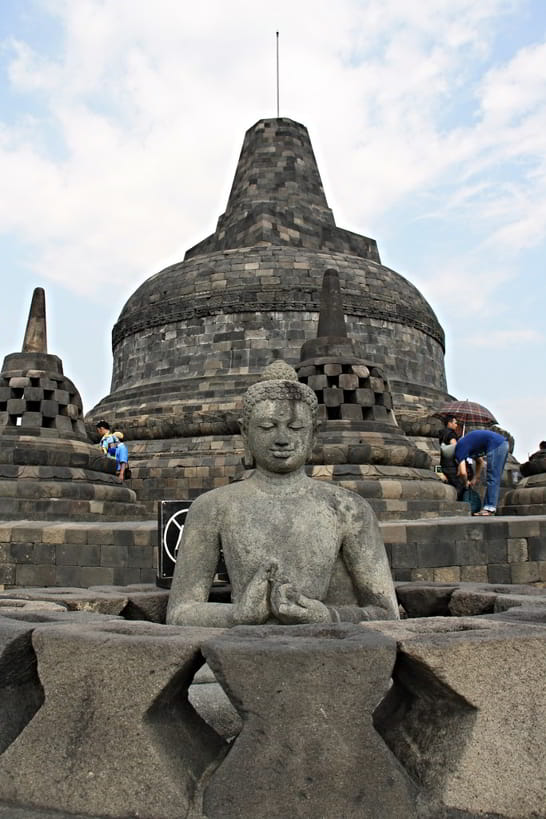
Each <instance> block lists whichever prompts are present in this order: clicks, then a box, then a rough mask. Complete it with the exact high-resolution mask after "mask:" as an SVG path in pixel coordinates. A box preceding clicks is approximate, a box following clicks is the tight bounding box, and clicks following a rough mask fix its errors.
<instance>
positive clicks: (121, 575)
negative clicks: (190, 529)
mask: <svg viewBox="0 0 546 819" xmlns="http://www.w3.org/2000/svg"><path fill="white" fill-rule="evenodd" d="M156 567H157V524H156V523H155V521H153V520H152V521H142V522H133V523H104V524H102V523H83V522H82V523H80V524H77V523H61V522H57V523H44V522H43V521H41V522H40V521H35V522H34V521H17V522H5V523H2V524H0V584H4V585H6V586H78V587H80V586H81V587H88V586H96V585H101V584H110V585H111V584H121V585H125V584H127V583H154V582H155V578H156V573H157V572H156Z"/></svg>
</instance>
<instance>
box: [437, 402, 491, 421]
mask: <svg viewBox="0 0 546 819" xmlns="http://www.w3.org/2000/svg"><path fill="white" fill-rule="evenodd" d="M434 415H436V416H438V417H439V418H447V417H448V416H450V415H451V416H453V415H454V416H455V418H456V419H457V420H458V421H462V422H463V423H464V424H483V425H485V426H489V425H490V424H496V423H497V419H496V418H495V416H494V415H493V413H492V412H490V411H489V410H488V409H487V407H482V405H481V404H477V403H476V402H475V401H450V402H449V404H444V405H443V407H440V409H439V410H438V411H437V412H435V413H434Z"/></svg>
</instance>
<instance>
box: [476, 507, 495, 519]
mask: <svg viewBox="0 0 546 819" xmlns="http://www.w3.org/2000/svg"><path fill="white" fill-rule="evenodd" d="M494 514H495V512H490V511H489V509H482V510H481V512H474V513H473V517H475V518H489V517H491V516H492V515H494Z"/></svg>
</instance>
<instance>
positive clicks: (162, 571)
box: [157, 500, 192, 586]
mask: <svg viewBox="0 0 546 819" xmlns="http://www.w3.org/2000/svg"><path fill="white" fill-rule="evenodd" d="M191 503H192V502H191V501H190V500H172V501H167V500H165V501H159V503H158V509H157V511H158V521H157V522H158V560H157V567H158V568H157V582H158V584H159V585H165V586H169V585H170V582H169V581H171V580H172V577H173V574H174V566H175V563H176V557H177V554H178V549H179V547H180V542H181V540H182V532H183V531H184V523H185V520H186V515H187V514H188V509H189V508H190V506H191ZM165 581H167V582H165Z"/></svg>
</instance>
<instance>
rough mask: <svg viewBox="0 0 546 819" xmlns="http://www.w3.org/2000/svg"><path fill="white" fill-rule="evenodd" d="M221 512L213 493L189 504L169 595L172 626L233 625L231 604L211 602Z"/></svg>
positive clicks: (168, 616) (217, 554) (225, 626)
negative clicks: (212, 496)
mask: <svg viewBox="0 0 546 819" xmlns="http://www.w3.org/2000/svg"><path fill="white" fill-rule="evenodd" d="M218 514H219V512H218V504H217V503H216V502H215V499H214V498H211V494H210V493H207V494H206V495H202V496H201V497H200V498H197V500H195V501H194V502H193V503H192V505H191V507H190V510H189V512H188V515H187V517H186V523H185V525H184V531H183V534H182V541H181V544H180V548H179V550H178V557H177V560H176V567H175V571H174V577H173V582H172V586H171V593H170V595H169V604H168V607H167V623H168V624H170V625H178V626H208V627H212V628H228V627H230V626H232V625H233V624H234V623H233V612H232V610H233V606H232V604H231V603H209V602H208V599H209V592H210V589H211V586H212V581H213V579H214V573H215V571H216V566H217V564H218V557H219V554H220V534H219V526H218Z"/></svg>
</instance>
